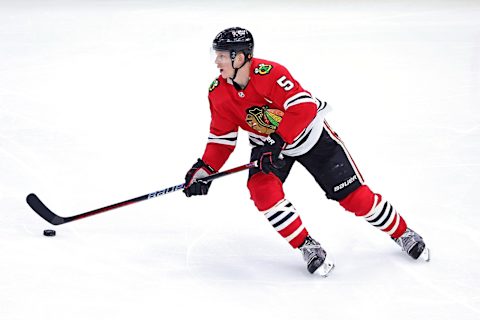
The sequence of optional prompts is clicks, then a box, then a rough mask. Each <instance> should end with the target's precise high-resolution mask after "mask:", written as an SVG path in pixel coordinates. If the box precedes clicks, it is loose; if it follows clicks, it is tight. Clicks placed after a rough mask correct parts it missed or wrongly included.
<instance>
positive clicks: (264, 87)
mask: <svg viewBox="0 0 480 320" xmlns="http://www.w3.org/2000/svg"><path fill="white" fill-rule="evenodd" d="M209 91H210V92H209V95H208V100H209V102H210V111H211V117H212V120H211V123H210V135H209V138H208V143H207V147H206V149H205V152H204V154H203V156H202V159H203V161H205V162H206V163H208V164H209V165H210V166H212V167H213V168H214V169H216V170H220V168H221V167H222V166H223V164H224V163H225V162H226V161H227V159H228V157H229V156H230V154H231V153H232V151H233V150H234V148H235V145H236V141H237V135H238V128H239V127H240V128H242V129H244V130H246V131H248V133H249V139H250V144H251V145H252V146H258V145H263V143H264V141H265V139H266V137H267V136H268V135H269V134H270V133H272V132H276V133H277V134H279V135H280V136H281V137H282V138H283V139H284V140H285V142H286V143H287V147H286V148H285V150H284V151H283V152H282V153H284V154H285V155H287V156H298V155H301V154H304V153H306V152H307V151H308V150H310V149H311V148H312V147H313V145H314V144H315V142H317V140H318V138H319V137H320V134H321V132H322V128H323V120H324V114H325V113H326V110H327V108H326V106H327V104H326V103H325V102H321V101H320V100H318V99H316V98H315V97H313V96H312V95H311V94H310V92H308V91H306V90H304V89H303V88H302V86H301V85H300V84H299V83H298V82H297V81H296V80H295V79H294V78H293V77H292V76H291V74H290V73H289V72H288V70H287V69H286V68H285V67H283V66H282V65H280V64H278V63H275V62H272V61H267V60H262V59H257V58H254V59H252V63H251V68H250V80H249V82H248V84H247V86H246V87H245V88H244V89H243V90H237V89H236V88H235V87H234V86H233V85H232V84H229V83H228V82H227V80H225V79H223V78H222V77H219V78H217V79H215V81H213V82H212V84H211V85H210V88H209Z"/></svg>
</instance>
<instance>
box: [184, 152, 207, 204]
mask: <svg viewBox="0 0 480 320" xmlns="http://www.w3.org/2000/svg"><path fill="white" fill-rule="evenodd" d="M213 173H215V170H214V169H213V168H212V167H210V166H209V165H208V164H206V163H205V162H203V160H202V159H198V161H197V162H196V163H195V164H194V165H193V166H192V168H191V169H190V170H188V172H187V174H186V175H185V188H184V189H183V193H185V195H186V196H187V197H191V196H204V195H206V194H207V193H208V189H209V188H210V185H211V184H212V181H209V182H203V181H201V180H200V179H201V178H205V177H208V176H209V175H211V174H213ZM198 180H200V181H198Z"/></svg>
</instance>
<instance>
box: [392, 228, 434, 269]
mask: <svg viewBox="0 0 480 320" xmlns="http://www.w3.org/2000/svg"><path fill="white" fill-rule="evenodd" d="M392 239H393V240H394V241H395V242H396V243H397V244H398V245H399V246H400V247H401V248H402V250H403V251H405V252H406V253H407V254H408V255H409V256H410V257H412V258H413V259H415V260H416V259H418V258H419V257H422V258H423V259H424V260H425V261H430V250H429V249H428V248H427V247H426V246H425V242H424V241H423V238H422V237H421V236H420V235H419V234H418V233H416V232H415V231H413V230H412V229H410V228H407V230H406V231H405V232H404V233H403V234H402V235H401V236H400V237H399V238H397V239H394V238H392Z"/></svg>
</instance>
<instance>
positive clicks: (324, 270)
mask: <svg viewBox="0 0 480 320" xmlns="http://www.w3.org/2000/svg"><path fill="white" fill-rule="evenodd" d="M298 249H300V251H302V254H303V260H305V262H306V263H307V269H308V271H309V272H310V273H314V272H315V271H317V269H318V273H319V274H320V275H321V276H323V277H326V276H328V274H329V273H330V271H332V269H333V267H334V266H335V265H334V264H333V262H332V261H331V260H330V259H328V258H327V253H326V252H325V250H323V248H322V246H321V245H320V243H318V242H317V241H316V240H315V239H313V238H312V237H310V236H307V237H306V238H305V242H304V243H303V244H302V245H301V246H300V247H298Z"/></svg>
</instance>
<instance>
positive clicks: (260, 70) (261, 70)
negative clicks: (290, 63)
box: [253, 63, 273, 76]
mask: <svg viewBox="0 0 480 320" xmlns="http://www.w3.org/2000/svg"><path fill="white" fill-rule="evenodd" d="M272 68H273V66H272V65H270V64H264V63H260V64H259V65H258V66H257V67H256V68H255V70H253V72H255V74H259V75H261V76H264V75H266V74H269V73H270V70H272Z"/></svg>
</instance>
